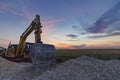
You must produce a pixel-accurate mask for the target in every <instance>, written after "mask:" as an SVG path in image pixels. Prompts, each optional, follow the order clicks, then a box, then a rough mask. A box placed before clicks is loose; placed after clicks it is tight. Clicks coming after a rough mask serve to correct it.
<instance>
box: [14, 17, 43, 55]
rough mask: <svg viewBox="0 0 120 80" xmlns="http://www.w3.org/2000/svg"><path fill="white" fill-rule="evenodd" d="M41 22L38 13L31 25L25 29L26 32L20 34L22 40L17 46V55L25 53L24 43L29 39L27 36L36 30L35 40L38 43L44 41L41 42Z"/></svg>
mask: <svg viewBox="0 0 120 80" xmlns="http://www.w3.org/2000/svg"><path fill="white" fill-rule="evenodd" d="M41 27H42V26H41V23H40V17H39V15H36V18H35V19H34V20H33V21H32V23H31V24H30V26H29V27H28V28H27V29H26V30H25V31H24V33H23V34H22V35H21V36H20V41H19V44H18V47H17V51H16V56H22V55H23V53H22V51H23V48H24V43H25V41H26V39H27V37H28V36H29V35H30V33H31V32H32V31H33V30H35V32H34V33H35V42H36V43H42V42H41V33H42V30H41Z"/></svg>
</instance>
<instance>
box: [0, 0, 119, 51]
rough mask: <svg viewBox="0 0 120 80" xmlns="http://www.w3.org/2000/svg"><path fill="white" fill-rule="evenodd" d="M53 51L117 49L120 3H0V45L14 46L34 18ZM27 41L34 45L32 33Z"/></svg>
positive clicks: (21, 0) (81, 0) (64, 0)
mask: <svg viewBox="0 0 120 80" xmlns="http://www.w3.org/2000/svg"><path fill="white" fill-rule="evenodd" d="M36 14H38V15H40V19H41V24H42V26H43V27H42V32H43V33H42V42H43V43H44V44H53V45H55V47H56V48H57V49H108V48H110V49H120V0H0V46H2V47H7V46H8V44H9V42H11V43H13V44H18V43H19V39H20V36H21V35H22V33H23V32H24V31H25V29H26V28H27V27H28V26H29V25H30V23H31V22H32V20H33V19H34V18H35V15H36ZM26 41H27V42H34V32H32V33H31V34H30V35H29V36H28V38H27V40H26Z"/></svg>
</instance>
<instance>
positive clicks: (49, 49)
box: [5, 15, 56, 71]
mask: <svg viewBox="0 0 120 80" xmlns="http://www.w3.org/2000/svg"><path fill="white" fill-rule="evenodd" d="M41 28H42V26H41V23H40V16H39V15H36V17H35V19H34V20H33V21H32V22H31V24H30V26H29V27H28V28H27V29H26V30H25V31H24V32H23V34H22V35H21V36H20V41H19V44H11V42H10V43H9V46H8V49H7V50H6V53H5V58H6V59H8V60H10V61H15V62H21V61H25V62H26V61H31V62H32V64H33V66H34V69H35V68H36V66H38V65H39V67H38V68H40V69H42V70H46V69H48V68H50V69H51V67H54V66H55V58H56V55H55V47H54V45H50V44H43V43H42V41H41V33H42V30H41ZM33 31H34V33H35V43H29V42H26V39H27V37H28V36H29V35H30V33H32V32H33ZM37 71H39V70H37Z"/></svg>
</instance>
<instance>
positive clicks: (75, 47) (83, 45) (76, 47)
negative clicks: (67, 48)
mask: <svg viewBox="0 0 120 80" xmlns="http://www.w3.org/2000/svg"><path fill="white" fill-rule="evenodd" d="M85 46H86V44H82V45H79V46H71V47H72V48H73V49H81V48H83V47H85Z"/></svg>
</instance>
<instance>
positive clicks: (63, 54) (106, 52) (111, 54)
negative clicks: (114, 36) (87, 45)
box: [56, 49, 120, 63]
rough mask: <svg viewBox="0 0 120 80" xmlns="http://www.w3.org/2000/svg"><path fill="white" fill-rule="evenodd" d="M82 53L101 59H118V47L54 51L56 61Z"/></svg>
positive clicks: (119, 53)
mask: <svg viewBox="0 0 120 80" xmlns="http://www.w3.org/2000/svg"><path fill="white" fill-rule="evenodd" d="M83 55H84V56H90V57H95V58H98V59H102V60H110V59H120V49H61V50H57V51H56V58H57V62H58V63H60V62H64V61H66V60H68V59H73V58H76V57H79V56H83Z"/></svg>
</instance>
